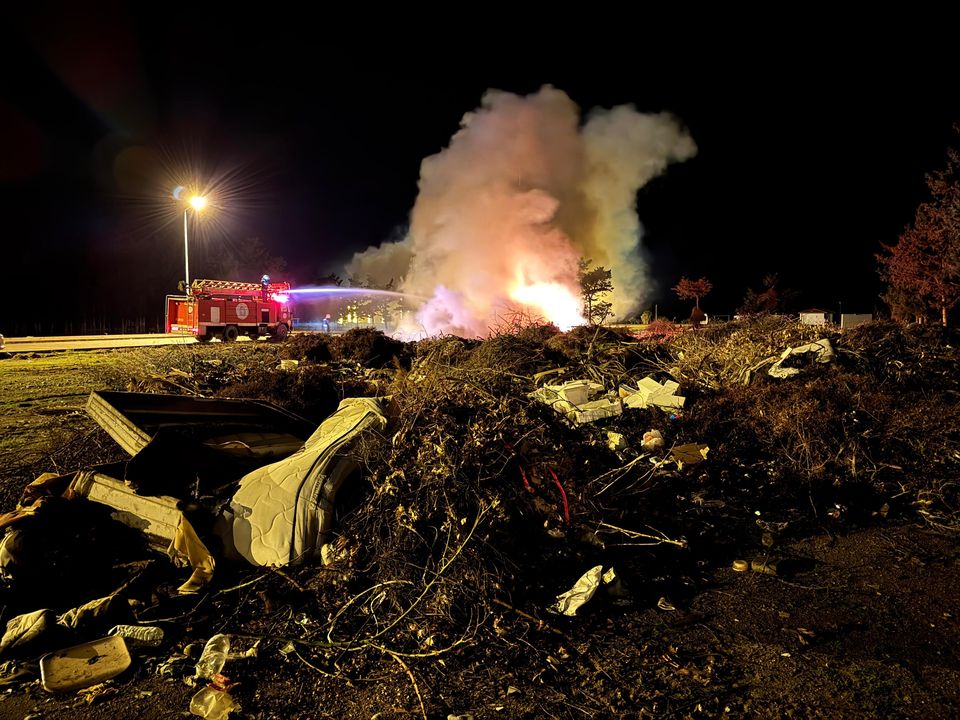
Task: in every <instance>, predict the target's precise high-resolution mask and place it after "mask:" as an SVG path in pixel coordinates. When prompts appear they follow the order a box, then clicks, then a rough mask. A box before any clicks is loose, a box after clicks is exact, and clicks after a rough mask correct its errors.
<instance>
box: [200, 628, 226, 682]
mask: <svg viewBox="0 0 960 720" xmlns="http://www.w3.org/2000/svg"><path fill="white" fill-rule="evenodd" d="M229 655H230V636H229V635H223V634H219V635H214V636H213V637H212V638H210V639H209V640H207V644H206V645H205V646H204V648H203V652H202V653H201V654H200V659H199V660H197V677H199V678H206V679H208V680H209V679H211V678H213V677H214V676H215V675H219V674H220V671H221V670H223V666H224V665H225V664H226V662H227V658H228V657H229Z"/></svg>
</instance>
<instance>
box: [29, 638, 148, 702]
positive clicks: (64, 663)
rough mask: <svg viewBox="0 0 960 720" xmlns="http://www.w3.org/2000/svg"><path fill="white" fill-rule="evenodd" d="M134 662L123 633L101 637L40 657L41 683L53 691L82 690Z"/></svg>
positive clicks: (114, 675) (108, 677)
mask: <svg viewBox="0 0 960 720" xmlns="http://www.w3.org/2000/svg"><path fill="white" fill-rule="evenodd" d="M130 662H131V659H130V653H129V651H128V650H127V645H126V642H125V641H124V639H123V638H122V637H120V636H118V635H114V636H112V637H106V638H100V639H99V640H93V641H91V642H86V643H83V644H81V645H74V646H73V647H69V648H66V649H65V650H58V651H57V652H54V653H49V654H47V655H44V656H43V657H42V658H40V678H41V684H42V685H43V688H44V689H45V690H48V691H50V692H68V691H72V690H79V689H81V688H85V687H90V686H91V685H97V684H99V683H102V682H104V681H106V680H111V679H112V678H115V677H116V676H117V675H119V674H120V673H122V672H123V671H124V670H126V669H127V668H128V667H130Z"/></svg>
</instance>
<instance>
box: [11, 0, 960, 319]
mask: <svg viewBox="0 0 960 720" xmlns="http://www.w3.org/2000/svg"><path fill="white" fill-rule="evenodd" d="M117 7H118V8H119V7H121V6H117ZM248 20H249V19H248ZM218 23H219V24H214V23H213V22H212V21H208V20H207V19H203V18H198V19H194V20H191V21H190V22H187V21H185V20H184V18H183V17H182V16H181V17H179V18H178V17H176V16H174V13H173V12H172V11H171V9H170V7H169V6H165V7H151V8H150V9H136V8H127V9H117V8H114V9H112V10H110V11H109V12H104V13H99V12H97V13H94V12H89V8H88V6H83V11H82V12H81V11H79V10H77V11H72V12H71V11H66V10H63V9H60V10H45V11H43V12H39V11H38V12H36V13H34V14H32V15H30V16H28V17H19V18H16V19H15V20H14V21H13V22H11V23H8V24H7V31H8V38H7V41H6V42H5V43H4V53H5V57H4V58H3V60H4V62H3V65H2V70H0V73H2V75H0V189H2V191H3V216H4V218H5V222H4V226H5V227H4V235H5V236H6V237H5V242H4V248H5V250H4V252H5V254H6V257H5V259H4V262H3V265H4V268H5V270H6V271H5V272H4V277H5V279H6V281H7V283H8V287H9V286H10V285H14V286H17V287H23V288H25V289H26V290H28V291H29V302H26V303H25V304H24V306H23V307H20V308H18V310H17V313H16V317H15V318H14V319H11V314H10V313H9V312H8V313H6V314H5V316H4V317H3V319H2V321H0V332H3V333H4V334H6V335H8V336H13V335H16V334H26V333H39V332H44V333H45V332H61V331H63V330H65V329H70V328H73V329H74V330H76V329H77V327H78V324H79V323H81V322H83V321H84V320H87V321H90V320H94V319H97V318H107V319H108V320H109V322H111V323H115V322H116V321H117V320H119V319H136V318H145V320H146V322H147V323H148V325H149V324H150V323H155V322H157V319H158V317H162V309H163V296H164V295H165V294H167V293H171V292H175V291H176V283H177V281H178V280H179V279H181V278H182V275H183V228H182V215H179V214H178V212H177V211H176V210H175V208H174V206H173V204H172V201H171V200H169V198H168V197H167V196H168V195H169V192H170V191H171V190H172V188H173V186H174V185H176V184H177V182H176V179H175V178H174V177H173V175H175V174H176V171H179V172H180V175H183V174H184V172H183V171H184V170H186V169H189V170H190V173H193V174H195V175H197V176H200V177H202V178H203V180H204V181H207V180H209V179H210V178H220V179H221V181H222V183H223V184H224V185H225V186H229V189H230V194H229V198H230V201H231V207H230V208H228V209H227V210H228V211H226V212H225V214H223V216H222V217H221V220H220V221H219V222H217V223H210V224H209V225H208V226H205V227H203V228H198V229H197V231H196V233H197V234H196V236H195V237H194V238H192V240H193V242H192V243H191V276H192V277H205V276H208V275H209V274H210V273H209V272H208V271H207V270H206V267H208V261H209V260H210V258H211V256H212V254H216V253H218V252H228V253H231V254H232V255H242V254H243V248H244V247H245V244H246V243H248V241H249V239H250V238H258V239H259V241H260V242H261V243H262V245H263V246H264V248H265V249H266V251H267V252H268V253H269V254H271V255H275V256H281V257H283V258H284V259H285V260H286V262H287V268H288V269H287V272H286V279H289V280H291V281H293V282H294V283H296V284H306V283H311V282H315V281H316V280H318V279H319V278H320V277H322V276H323V275H326V274H328V273H330V272H340V271H341V269H342V266H343V264H344V262H346V261H347V260H348V259H349V258H350V256H351V255H352V253H353V252H354V251H356V250H361V249H364V248H365V247H367V246H368V245H371V244H377V243H379V242H380V241H382V240H385V239H389V238H392V237H396V236H397V234H398V233H399V232H401V229H402V228H403V226H404V225H405V223H406V221H407V216H408V213H409V211H410V209H411V208H412V206H413V203H414V200H415V198H416V192H417V179H418V175H419V166H420V161H421V160H422V159H423V158H424V157H425V156H428V155H430V154H433V153H436V152H438V151H440V150H441V149H443V148H444V147H445V146H446V145H447V143H448V141H449V139H450V137H451V135H452V134H453V133H454V132H455V131H456V130H457V128H458V126H459V122H460V119H461V117H462V116H463V114H464V113H465V112H468V111H471V110H473V109H474V108H476V107H477V105H478V104H479V101H480V98H481V96H482V94H483V92H484V91H485V90H486V89H488V88H499V89H502V90H508V91H511V92H515V93H519V94H526V93H530V92H535V91H536V90H537V89H539V88H540V87H541V86H542V85H544V84H551V85H553V86H555V87H557V88H559V89H562V90H564V91H565V92H566V93H567V94H568V95H570V97H571V98H573V100H574V101H575V102H577V103H578V104H579V105H580V107H581V108H582V109H583V110H584V111H587V110H589V109H590V108H592V107H595V106H603V107H611V106H614V105H618V104H623V103H632V104H634V105H635V106H636V107H637V109H639V110H640V111H644V112H659V111H669V112H671V113H673V114H674V115H676V116H677V117H678V118H679V119H680V120H681V121H682V123H683V124H684V125H685V126H686V127H687V128H688V130H689V132H690V134H691V135H692V136H693V138H694V140H695V141H696V143H697V145H698V148H699V152H698V154H697V156H696V157H695V158H694V159H692V160H690V161H688V162H686V163H684V164H680V165H674V166H672V167H670V168H669V169H668V170H667V172H666V173H665V174H664V175H663V176H661V177H660V178H657V179H655V180H654V181H652V182H651V183H650V184H649V185H648V186H647V187H645V188H644V189H642V190H641V192H640V194H639V196H638V209H639V214H640V219H641V221H642V222H643V224H644V226H645V228H646V236H645V238H644V240H643V246H644V247H645V248H646V251H647V254H648V257H649V259H650V262H651V264H652V269H653V275H654V277H655V278H656V279H657V281H658V282H659V284H660V287H659V288H658V289H657V290H656V292H655V297H654V298H653V300H652V301H651V305H653V304H654V303H657V304H658V307H659V309H660V313H661V314H663V315H667V316H676V317H678V318H680V317H685V316H686V314H688V312H689V308H688V307H687V306H686V305H685V304H683V303H680V302H678V301H677V300H676V298H675V297H674V295H673V293H672V292H671V291H670V287H671V286H672V285H674V284H676V282H677V280H678V279H679V278H680V276H681V275H686V276H688V277H691V278H696V277H700V276H703V275H705V276H707V277H709V278H710V279H711V280H712V281H713V283H714V288H715V289H714V291H713V293H712V294H711V295H710V296H709V297H708V298H707V299H705V301H704V302H703V305H704V307H705V309H706V310H707V311H708V312H713V313H714V314H721V315H722V314H732V313H733V312H734V311H735V309H736V306H737V305H738V304H739V302H740V300H741V299H742V298H743V296H744V294H745V292H746V289H747V288H748V287H753V288H755V289H760V285H761V280H762V278H763V276H764V275H766V274H768V273H778V274H779V275H780V278H781V285H782V286H783V287H786V288H791V289H794V290H796V291H798V292H799V293H800V295H799V297H798V299H797V301H796V303H795V305H796V308H795V309H803V308H814V307H819V308H823V309H827V310H832V311H836V310H837V309H838V308H839V306H840V304H841V303H842V308H843V310H844V311H845V312H871V311H873V310H875V309H877V308H878V299H877V295H878V293H879V292H880V290H881V287H880V285H879V282H878V280H877V275H876V263H875V260H874V254H875V253H876V252H877V251H878V250H879V246H880V243H881V242H887V243H892V242H895V240H896V237H897V235H898V233H899V232H900V231H901V230H902V229H903V227H904V226H905V225H906V224H907V223H909V222H910V220H911V219H912V216H913V210H914V208H915V207H916V204H917V202H918V201H920V200H921V199H922V198H923V197H924V192H925V188H924V183H923V175H924V173H925V172H928V171H930V170H933V169H936V168H937V167H940V166H941V165H942V164H943V163H944V162H945V157H946V152H945V151H946V148H947V146H948V145H949V144H950V143H951V142H956V141H957V139H958V137H957V135H956V134H955V133H954V131H953V129H952V126H953V124H954V123H955V122H960V102H958V100H960V84H958V83H957V77H958V76H957V73H956V70H957V69H958V67H960V64H958V63H957V62H956V61H955V60H954V59H953V57H952V56H951V55H950V53H949V45H947V44H944V43H942V42H938V41H936V40H934V39H933V38H932V37H931V39H930V40H929V44H924V43H918V42H915V41H914V42H911V43H906V42H904V41H903V38H902V37H901V38H897V37H896V35H895V33H894V32H893V30H894V28H892V27H891V28H888V35H882V34H881V35H880V36H877V35H876V34H872V35H871V37H872V38H873V39H872V40H869V41H867V40H863V39H860V38H862V37H863V35H854V34H853V30H852V29H851V28H853V27H855V24H854V25H849V26H847V27H845V28H843V29H836V30H835V31H832V32H825V33H823V34H822V35H817V36H811V35H809V34H807V33H805V32H804V31H803V30H801V29H799V28H794V29H791V26H790V24H789V23H783V22H781V23H778V24H775V25H776V28H777V32H773V31H769V32H764V33H759V32H752V31H750V32H748V31H746V30H740V31H738V32H736V33H731V32H727V31H724V32H722V33H720V32H711V31H710V29H709V28H705V29H703V30H701V31H700V32H699V33H697V34H685V33H681V32H679V31H678V30H677V28H675V27H673V28H671V33H670V34H667V33H665V32H664V33H662V37H658V38H656V39H651V37H650V36H651V34H655V33H651V29H650V28H649V26H645V27H642V26H637V25H634V26H629V27H626V28H621V29H620V30H619V31H618V33H617V35H615V36H614V35H611V36H610V38H609V39H607V38H604V37H601V36H599V35H596V34H591V39H590V42H592V43H595V44H596V47H590V46H589V45H587V44H585V43H584V42H583V41H582V40H581V41H577V42H573V36H572V35H571V34H570V33H572V30H568V31H567V33H568V34H567V35H565V36H564V37H565V38H566V39H552V38H551V37H549V36H547V35H546V34H540V36H539V37H540V39H539V40H538V41H537V42H536V43H535V44H531V40H530V35H528V34H525V33H523V32H520V31H516V32H513V33H506V34H503V35H500V36H498V37H497V38H496V39H495V40H490V39H489V37H487V38H486V39H485V38H484V37H477V38H466V37H464V38H462V39H461V41H458V40H457V38H455V37H449V36H448V37H446V38H445V40H444V42H443V43H435V44H431V43H427V42H425V40H424V39H423V38H413V37H412V36H411V37H407V36H404V35H403V34H402V33H400V32H399V31H398V32H396V33H391V35H390V38H391V39H390V40H389V41H387V40H375V39H373V37H372V36H369V37H366V41H365V42H363V41H361V40H357V41H355V42H348V41H346V39H345V38H338V37H337V35H338V33H337V32H336V28H335V27H333V26H331V25H330V24H326V25H325V27H324V31H323V33H318V34H316V35H312V34H311V33H310V32H309V30H308V31H307V32H304V33H303V34H302V35H300V34H295V30H291V29H290V27H291V25H292V26H296V25H297V23H296V22H292V23H291V22H290V19H289V18H287V23H286V24H285V25H284V26H283V27H284V29H283V30H280V29H275V28H274V27H259V28H257V27H251V26H249V25H247V26H245V27H243V28H240V27H239V26H234V25H232V24H230V22H228V21H223V19H222V18H221V19H220V20H219V21H218ZM815 25H817V26H819V23H815ZM797 33H799V34H797ZM359 35H361V36H366V34H365V33H359ZM337 41H342V45H340V46H337V47H334V46H332V45H331V44H330V43H332V42H337ZM157 158H160V159H161V161H162V162H161V163H160V164H159V165H158V164H157V162H156V159H157ZM158 169H162V170H163V171H164V172H159V171H158ZM191 227H193V226H191ZM249 272H250V274H251V276H250V277H238V278H232V279H240V280H251V281H255V280H257V279H258V278H259V275H256V274H253V273H254V270H252V269H251V270H250V271H249ZM64 323H72V324H71V325H65V324H64ZM148 329H149V328H148Z"/></svg>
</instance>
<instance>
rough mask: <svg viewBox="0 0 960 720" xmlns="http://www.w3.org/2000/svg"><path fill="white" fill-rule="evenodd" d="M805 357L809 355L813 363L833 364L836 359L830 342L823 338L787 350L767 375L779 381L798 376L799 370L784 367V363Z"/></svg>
mask: <svg viewBox="0 0 960 720" xmlns="http://www.w3.org/2000/svg"><path fill="white" fill-rule="evenodd" d="M806 355H809V356H810V357H811V359H812V360H813V361H814V362H818V363H829V362H833V360H834V359H835V358H836V353H835V352H834V351H833V345H831V344H830V341H829V340H828V339H827V338H823V339H821V340H817V341H816V342H812V343H809V344H807V345H801V346H800V347H795V348H787V349H786V350H784V351H783V353H782V354H781V355H780V359H779V360H777V362H775V363H774V364H773V365H772V366H771V367H770V369H769V370H768V371H767V373H768V374H769V375H771V376H772V377H775V378H781V379H782V378H788V377H793V376H794V375H799V374H800V368H796V367H786V366H785V363H786V362H787V361H788V360H789V359H790V358H796V357H798V356H806Z"/></svg>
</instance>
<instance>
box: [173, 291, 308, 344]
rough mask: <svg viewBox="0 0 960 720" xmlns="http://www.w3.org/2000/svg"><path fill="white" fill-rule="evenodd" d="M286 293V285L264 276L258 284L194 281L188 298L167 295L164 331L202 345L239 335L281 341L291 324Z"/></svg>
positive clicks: (228, 340) (231, 339)
mask: <svg viewBox="0 0 960 720" xmlns="http://www.w3.org/2000/svg"><path fill="white" fill-rule="evenodd" d="M289 291H290V285H289V284H288V283H285V282H270V278H268V277H266V276H264V278H263V280H262V281H261V282H259V283H247V282H233V281H231V280H194V281H193V284H192V285H191V286H190V292H189V293H188V294H187V295H167V309H166V329H167V332H168V333H177V334H187V333H192V334H193V335H196V336H197V339H199V340H200V341H201V342H206V341H208V340H210V339H212V338H215V337H217V338H221V339H222V340H223V341H224V342H233V341H234V340H236V339H237V337H238V336H239V335H240V334H241V333H242V334H244V335H249V336H250V337H251V338H254V339H256V338H258V337H262V336H264V335H267V336H270V337H271V338H273V339H275V340H284V339H286V337H287V335H289V334H290V325H291V324H292V322H293V308H292V307H291V305H290V295H289Z"/></svg>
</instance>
